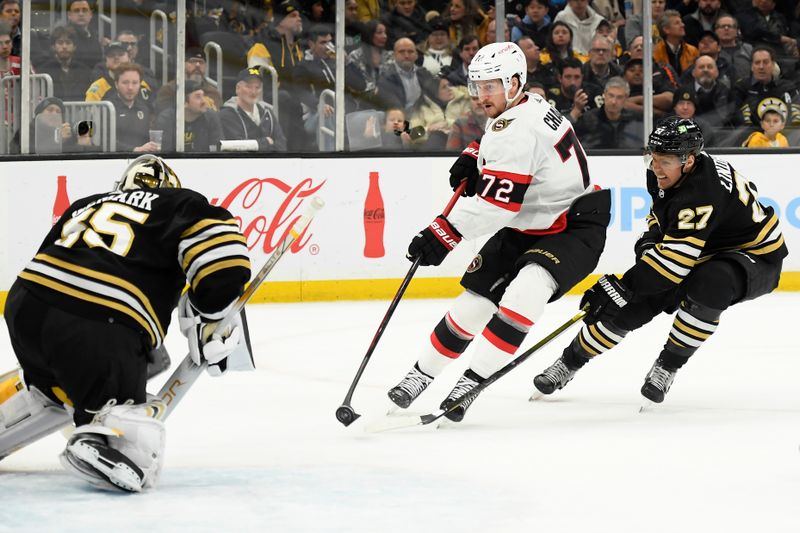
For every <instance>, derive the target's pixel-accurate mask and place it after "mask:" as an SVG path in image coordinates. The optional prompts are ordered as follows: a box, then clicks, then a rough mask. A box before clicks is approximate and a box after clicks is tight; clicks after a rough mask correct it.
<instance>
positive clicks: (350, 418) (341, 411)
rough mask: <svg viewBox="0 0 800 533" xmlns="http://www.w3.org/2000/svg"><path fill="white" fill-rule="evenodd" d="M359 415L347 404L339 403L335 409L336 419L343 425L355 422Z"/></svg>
mask: <svg viewBox="0 0 800 533" xmlns="http://www.w3.org/2000/svg"><path fill="white" fill-rule="evenodd" d="M360 416H361V415H360V414H358V413H356V412H355V411H353V408H352V407H350V406H349V405H340V406H339V407H338V408H337V409H336V420H338V421H339V422H341V423H342V424H344V426H345V427H347V426H349V425H350V424H352V423H353V422H355V421H356V420H357V419H358V417H360Z"/></svg>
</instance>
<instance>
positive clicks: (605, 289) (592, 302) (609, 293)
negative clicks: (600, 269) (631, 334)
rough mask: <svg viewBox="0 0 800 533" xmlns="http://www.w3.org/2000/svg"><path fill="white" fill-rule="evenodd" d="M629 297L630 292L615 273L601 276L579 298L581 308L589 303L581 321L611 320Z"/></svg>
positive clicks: (590, 322) (588, 322)
mask: <svg viewBox="0 0 800 533" xmlns="http://www.w3.org/2000/svg"><path fill="white" fill-rule="evenodd" d="M631 298H632V294H631V292H630V291H629V290H628V289H627V288H626V287H625V286H624V285H623V284H622V281H620V280H619V278H617V277H616V276H615V275H613V274H607V275H605V276H601V277H600V279H599V280H597V283H595V284H594V285H592V287H591V288H590V289H589V290H588V291H586V292H585V293H584V294H583V298H581V304H580V305H581V309H582V308H583V307H584V306H585V305H587V304H588V305H589V309H588V310H587V311H586V316H585V317H584V318H583V321H584V322H586V323H587V324H594V323H596V322H608V321H612V320H613V319H614V318H615V317H616V316H617V314H618V313H619V312H620V310H621V309H622V308H623V307H625V306H626V305H628V302H629V301H630V300H631Z"/></svg>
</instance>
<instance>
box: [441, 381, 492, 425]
mask: <svg viewBox="0 0 800 533" xmlns="http://www.w3.org/2000/svg"><path fill="white" fill-rule="evenodd" d="M482 381H483V378H482V377H480V376H479V375H478V374H476V373H475V372H473V371H472V370H471V369H467V371H466V372H464V375H463V376H461V377H460V378H459V379H458V383H456V386H455V387H454V388H453V390H451V391H450V394H448V395H447V398H445V400H444V401H443V402H442V404H441V405H440V406H439V409H448V408H449V407H450V406H451V405H453V404H454V403H455V402H457V401H458V400H459V399H460V398H461V397H462V396H464V395H465V394H468V393H469V392H471V391H472V389H474V388H475V387H477V386H478V385H480V384H481V382H482ZM477 397H478V395H477V394H475V395H472V394H470V396H469V398H467V399H466V400H464V401H463V402H461V404H460V405H459V406H458V407H456V408H455V409H453V410H452V411H448V412H447V413H445V415H444V416H445V418H447V419H448V420H452V421H453V422H461V421H462V420H463V419H464V415H465V414H466V413H467V409H468V408H469V406H470V404H472V402H474V401H475V398H477Z"/></svg>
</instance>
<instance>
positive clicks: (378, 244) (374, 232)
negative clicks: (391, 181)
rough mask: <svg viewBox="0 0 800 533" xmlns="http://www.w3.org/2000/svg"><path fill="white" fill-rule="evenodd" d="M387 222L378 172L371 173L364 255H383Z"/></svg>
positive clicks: (365, 215)
mask: <svg viewBox="0 0 800 533" xmlns="http://www.w3.org/2000/svg"><path fill="white" fill-rule="evenodd" d="M385 223H386V212H385V210H384V207H383V196H382V195H381V188H380V184H379V183H378V173H377V172H370V173H369V188H368V189H367V198H366V199H365V200H364V257H372V258H375V257H383V256H384V255H386V250H385V249H384V247H383V229H384V225H385Z"/></svg>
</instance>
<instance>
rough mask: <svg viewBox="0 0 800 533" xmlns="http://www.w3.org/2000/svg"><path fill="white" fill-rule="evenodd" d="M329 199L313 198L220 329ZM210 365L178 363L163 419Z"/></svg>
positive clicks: (163, 394) (165, 389)
mask: <svg viewBox="0 0 800 533" xmlns="http://www.w3.org/2000/svg"><path fill="white" fill-rule="evenodd" d="M324 205H325V202H323V201H322V199H321V198H319V197H316V196H315V197H314V198H312V199H311V205H310V206H309V208H308V209H307V210H306V212H305V213H303V215H302V216H301V217H300V218H299V219H298V220H297V222H295V224H294V226H292V229H291V231H290V232H289V235H287V236H286V238H285V239H284V240H283V241H281V242H280V243H279V244H278V247H277V248H276V249H275V251H274V252H272V255H271V256H269V259H267V262H266V263H264V266H263V267H261V270H259V271H258V273H257V274H256V275H255V277H254V278H253V279H252V281H251V282H250V285H248V286H247V289H246V290H245V291H244V293H242V295H241V296H240V297H239V299H238V300H237V301H236V303H235V304H234V306H233V307H232V308H231V310H230V311H229V312H228V314H227V315H225V318H223V319H222V320H221V321H220V323H219V324H218V325H217V329H218V330H219V331H224V330H225V328H227V327H228V326H230V323H231V322H232V321H233V319H234V318H235V317H236V315H238V314H239V312H240V311H241V310H242V308H243V307H244V306H245V304H246V303H247V302H248V301H249V300H250V298H252V297H253V295H254V294H255V292H256V289H258V287H259V286H260V285H261V283H262V282H263V281H264V279H265V278H266V277H267V275H268V274H269V273H270V271H271V270H272V269H273V268H274V267H275V264H276V263H277V262H278V260H279V259H280V258H281V257H283V254H284V252H286V250H288V249H289V246H291V245H292V243H293V242H294V241H295V239H297V238H298V237H299V236H300V234H301V233H303V231H304V230H305V229H306V227H308V224H309V223H310V222H311V219H313V218H314V215H315V214H316V212H317V211H319V210H320V209H322V208H323V206H324ZM205 368H206V362H205V361H203V362H202V364H200V365H199V366H198V365H196V364H194V363H193V362H192V358H191V356H189V355H187V356H186V357H184V359H183V361H181V364H180V365H178V368H176V369H175V371H174V372H173V373H172V375H171V376H170V377H169V379H167V381H165V382H164V385H163V386H162V387H161V390H160V391H158V397H159V398H160V399H161V400H163V402H164V404H165V405H166V411H165V412H164V414H163V416H162V420H166V419H167V417H169V415H170V414H172V411H173V410H174V409H175V407H176V406H177V405H178V403H180V401H181V400H182V399H183V397H184V396H186V393H187V392H188V391H189V389H190V388H191V387H192V385H194V382H195V381H196V380H197V378H198V376H200V374H201V373H202V372H203V370H204V369H205Z"/></svg>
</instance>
